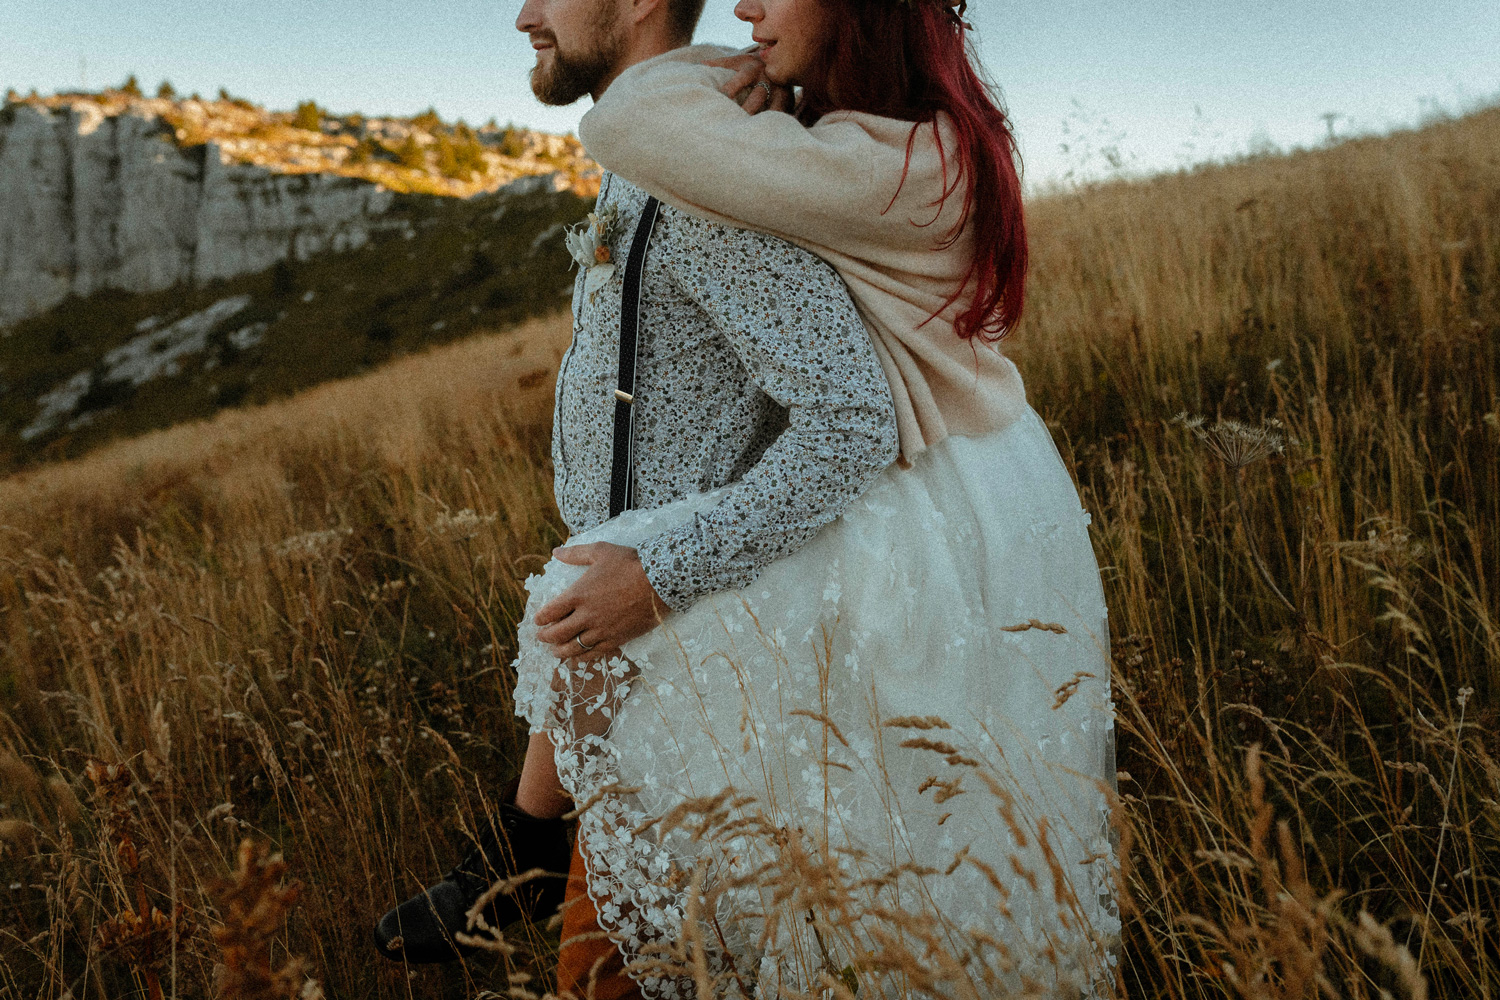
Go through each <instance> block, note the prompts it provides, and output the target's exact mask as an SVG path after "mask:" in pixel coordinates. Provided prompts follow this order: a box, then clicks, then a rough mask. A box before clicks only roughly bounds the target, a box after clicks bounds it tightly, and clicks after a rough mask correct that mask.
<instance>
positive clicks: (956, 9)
mask: <svg viewBox="0 0 1500 1000" xmlns="http://www.w3.org/2000/svg"><path fill="white" fill-rule="evenodd" d="M900 2H901V3H904V4H906V5H907V6H909V7H913V6H916V5H917V4H919V3H933V4H937V5H938V6H939V7H942V8H943V9H944V10H946V11H947V13H948V16H949V17H951V18H953V23H954V24H957V25H958V26H959V27H961V28H964V29H966V30H969V31H973V30H974V25H972V24H970V23H969V22H968V21H965V20H964V15H965V14H967V13H968V12H969V0H900Z"/></svg>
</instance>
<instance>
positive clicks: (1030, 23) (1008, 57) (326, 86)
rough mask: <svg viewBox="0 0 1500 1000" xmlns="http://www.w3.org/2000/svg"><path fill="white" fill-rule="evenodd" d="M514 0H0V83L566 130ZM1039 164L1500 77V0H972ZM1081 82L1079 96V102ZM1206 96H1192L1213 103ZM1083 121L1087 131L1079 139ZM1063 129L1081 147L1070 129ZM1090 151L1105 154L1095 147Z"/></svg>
mask: <svg viewBox="0 0 1500 1000" xmlns="http://www.w3.org/2000/svg"><path fill="white" fill-rule="evenodd" d="M708 4H709V10H708V14H707V16H706V17H705V18H704V23H703V27H702V29H701V30H700V32H699V37H700V39H702V40H723V41H727V42H731V43H735V44H740V43H747V42H748V36H749V32H748V29H747V28H746V26H744V25H742V24H740V23H739V22H738V21H736V20H735V19H734V17H733V15H732V13H731V10H732V7H733V2H732V0H708ZM518 7H519V0H444V2H434V0H416V2H412V0H250V2H244V0H241V2H239V3H229V4H218V3H211V4H204V3H202V2H201V0H133V2H131V3H123V4H122V3H118V2H104V0H0V88H3V87H5V86H14V87H16V88H17V89H19V90H22V91H23V92H24V91H26V90H29V89H31V88H32V87H36V88H38V89H39V90H41V91H42V92H44V93H50V92H52V91H55V90H58V89H66V88H74V87H77V86H79V85H80V84H81V83H82V82H83V80H84V74H85V72H86V74H87V82H88V84H89V85H90V86H91V87H98V86H100V85H102V84H106V83H111V84H113V83H118V82H120V81H121V80H123V79H124V77H125V75H126V74H127V73H130V72H135V73H136V74H138V75H139V77H140V79H141V82H142V84H143V85H145V86H147V87H150V88H154V87H155V86H156V84H157V83H158V82H159V81H160V80H162V79H163V78H167V79H170V80H171V81H172V82H173V84H175V85H176V87H177V88H178V90H179V91H181V92H182V93H188V92H190V91H193V90H198V91H201V92H203V93H204V94H205V95H207V94H213V93H215V92H217V90H218V88H219V87H220V86H226V87H228V88H229V90H230V91H231V92H232V93H234V94H236V95H242V96H245V97H248V98H251V99H253V100H256V101H259V102H263V103H266V104H268V105H270V106H272V107H280V108H290V107H291V106H292V105H293V104H294V103H295V102H296V101H298V100H300V99H303V98H307V97H313V98H316V99H317V100H318V101H319V102H320V103H322V104H324V105H326V106H329V107H332V108H333V109H335V110H338V111H362V112H365V113H367V114H378V113H412V112H415V111H419V110H421V109H424V108H426V107H427V106H428V105H434V106H436V107H437V109H438V110H439V111H440V112H442V113H443V115H444V116H446V117H450V118H452V117H458V116H462V117H465V118H467V119H469V120H470V121H471V122H475V123H479V122H483V121H485V120H487V119H489V118H490V117H491V116H494V117H496V118H498V119H499V120H500V121H502V122H504V121H508V120H514V121H516V122H518V123H522V124H529V125H534V126H536V127H539V128H546V129H550V130H553V131H568V130H571V129H572V128H574V127H575V126H576V124H577V121H578V118H579V116H580V115H582V113H583V112H584V111H585V110H586V109H587V106H588V101H587V99H585V100H584V101H583V102H580V104H578V105H577V106H575V107H573V108H565V109H553V108H543V107H541V106H540V105H538V104H537V103H536V102H535V101H534V100H533V99H532V97H531V94H530V91H529V90H528V88H527V84H526V74H527V70H528V68H529V67H530V65H531V61H532V57H531V50H530V48H529V47H528V46H527V44H526V41H525V38H524V37H523V36H521V35H519V34H518V33H517V32H516V31H515V30H514V28H513V22H514V19H515V14H516V10H517V9H518ZM970 11H971V12H970V17H971V19H972V20H973V21H974V22H975V24H976V26H977V28H978V31H979V38H980V41H981V47H982V51H983V54H984V57H985V59H986V61H987V63H988V65H989V68H990V71H991V74H992V75H993V76H994V77H995V79H996V81H997V82H998V83H999V84H1000V86H1001V88H1002V90H1003V91H1004V93H1005V96H1006V99H1007V102H1008V104H1009V107H1010V110H1011V113H1012V116H1013V118H1014V119H1015V122H1016V125H1017V130H1018V132H1019V134H1020V136H1021V141H1022V146H1023V151H1024V154H1025V157H1026V162H1027V170H1028V178H1029V179H1030V180H1031V181H1033V182H1039V181H1043V180H1046V179H1049V178H1059V177H1061V176H1063V175H1065V174H1066V172H1067V171H1068V170H1069V169H1070V168H1072V167H1076V166H1078V164H1079V160H1080V158H1081V156H1083V155H1084V154H1085V153H1086V152H1087V150H1088V149H1094V150H1099V149H1102V148H1104V147H1107V146H1111V145H1114V146H1117V147H1118V148H1119V150H1120V153H1121V155H1122V156H1123V157H1124V159H1125V161H1126V162H1127V163H1130V164H1133V165H1134V166H1136V167H1138V168H1144V169H1158V168H1164V167H1172V166H1176V165H1178V164H1179V163H1181V162H1183V161H1185V160H1191V159H1198V158H1202V157H1203V156H1205V155H1224V154H1229V153H1233V152H1236V151H1240V150H1243V149H1245V148H1246V146H1247V145H1248V144H1249V143H1250V141H1251V140H1252V137H1254V136H1260V137H1262V138H1263V139H1269V140H1270V141H1272V142H1275V143H1277V144H1279V145H1282V146H1288V145H1293V144H1303V145H1306V144H1312V143H1315V142H1316V141H1318V140H1319V138H1320V137H1321V136H1322V135H1323V134H1324V132H1325V125H1324V123H1323V122H1322V121H1321V120H1320V119H1319V116H1320V115H1321V114H1322V113H1324V112H1327V111H1337V112H1340V113H1342V114H1344V115H1346V116H1348V117H1347V118H1346V119H1344V120H1342V121H1340V122H1339V123H1338V125H1337V128H1338V129H1339V130H1340V131H1341V132H1346V131H1349V130H1358V131H1369V130H1382V129H1385V128H1388V127H1391V126H1394V125H1401V124H1408V123H1411V122H1413V121H1415V120H1416V119H1417V117H1418V115H1419V113H1420V111H1421V109H1422V107H1423V102H1425V101H1436V102H1437V103H1438V104H1440V105H1441V106H1444V107H1446V108H1449V109H1458V108H1460V107H1462V106H1465V105H1467V104H1471V103H1473V102H1475V101H1478V100H1481V99H1485V98H1493V97H1496V96H1497V95H1500V57H1497V56H1496V53H1497V52H1500V2H1497V0H1422V2H1416V0H1405V2H1393V0H1358V2H1357V0H1257V2H1256V3H1253V4H1246V3H1241V4H1236V3H1234V2H1233V0H1230V2H1225V0H1138V2H1135V3H1104V2H1100V0H1071V2H1054V3H1013V2H1006V0H972V2H971V4H970ZM1075 102H1076V103H1075ZM1200 110H1201V115H1200V113H1199V112H1200ZM1080 133H1081V134H1082V139H1083V141H1082V142H1078V141H1076V139H1077V138H1078V136H1079V134H1080ZM1070 140H1073V141H1072V147H1073V148H1072V151H1071V152H1068V153H1064V152H1063V151H1062V150H1061V148H1060V147H1061V146H1062V144H1064V143H1066V142H1069V141H1070ZM1104 162H1105V161H1104V159H1103V158H1102V157H1101V156H1100V155H1099V154H1098V153H1096V154H1095V155H1094V156H1093V158H1092V159H1091V161H1090V163H1091V165H1092V168H1093V169H1094V170H1095V171H1097V170H1099V169H1102V168H1103V167H1104Z"/></svg>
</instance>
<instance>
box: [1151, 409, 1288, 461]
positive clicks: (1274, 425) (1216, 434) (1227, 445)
mask: <svg viewBox="0 0 1500 1000" xmlns="http://www.w3.org/2000/svg"><path fill="white" fill-rule="evenodd" d="M1172 422H1173V423H1174V424H1181V425H1182V426H1183V427H1186V428H1187V429H1188V430H1190V431H1192V432H1193V434H1194V435H1195V436H1196V437H1197V438H1198V440H1200V441H1202V442H1203V443H1204V444H1206V445H1208V450H1209V451H1211V452H1213V453H1214V454H1215V455H1216V456H1218V458H1219V461H1221V462H1223V463H1224V464H1225V465H1227V466H1228V467H1229V468H1231V469H1236V470H1237V469H1244V468H1247V467H1248V466H1251V465H1254V464H1255V463H1256V462H1259V461H1260V460H1261V459H1263V458H1269V457H1270V456H1271V455H1279V454H1281V453H1282V451H1283V450H1284V449H1285V447H1286V439H1285V436H1284V435H1283V433H1282V430H1283V425H1282V423H1281V421H1280V420H1277V419H1276V418H1275V417H1267V418H1266V419H1264V420H1262V421H1261V422H1260V426H1259V427H1252V426H1250V425H1249V424H1243V423H1240V422H1239V421H1238V420H1219V421H1215V422H1214V423H1213V424H1211V425H1210V424H1208V422H1207V421H1206V420H1205V419H1204V418H1203V417H1190V416H1188V415H1187V413H1185V412H1184V413H1179V414H1177V416H1175V417H1173V418H1172Z"/></svg>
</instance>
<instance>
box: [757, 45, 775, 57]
mask: <svg viewBox="0 0 1500 1000" xmlns="http://www.w3.org/2000/svg"><path fill="white" fill-rule="evenodd" d="M775 47H776V43H775V42H761V43H760V48H758V49H756V50H755V55H756V57H757V58H759V59H760V60H761V61H765V59H766V57H767V56H769V55H770V54H771V50H772V49H774V48H775Z"/></svg>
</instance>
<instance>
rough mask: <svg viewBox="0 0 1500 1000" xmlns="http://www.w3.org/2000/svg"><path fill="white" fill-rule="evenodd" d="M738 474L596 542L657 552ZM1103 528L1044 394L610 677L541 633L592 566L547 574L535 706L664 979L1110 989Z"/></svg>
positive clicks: (523, 687) (636, 943)
mask: <svg viewBox="0 0 1500 1000" xmlns="http://www.w3.org/2000/svg"><path fill="white" fill-rule="evenodd" d="M721 492H722V491H714V492H710V493H704V494H698V495H694V496H690V497H687V498H685V499H682V500H679V501H676V502H674V503H670V504H667V505H666V506H663V507H659V508H656V509H654V510H646V511H632V512H628V513H626V514H625V515H623V516H621V517H619V518H616V519H615V520H612V521H608V522H606V523H604V524H602V525H599V526H598V527H597V528H594V529H593V530H591V531H588V532H585V533H583V534H581V535H579V536H577V537H575V538H573V539H572V542H575V543H581V542H590V541H609V542H615V543H618V544H624V545H633V544H635V543H636V542H638V541H640V540H642V539H645V538H648V537H651V536H655V535H658V534H660V533H661V532H663V531H665V530H668V529H670V528H671V527H673V526H675V525H678V524H681V523H683V522H684V521H686V520H688V519H690V518H692V517H693V516H694V514H695V513H699V512H703V511H706V510H709V509H712V508H713V507H714V505H715V504H716V503H717V500H718V498H719V496H720V495H721ZM1088 522H1089V517H1088V515H1087V514H1086V513H1085V512H1084V511H1083V510H1082V509H1081V506H1080V504H1079V500H1078V495H1077V492H1076V490H1075V488H1074V486H1073V483H1072V481H1071V479H1070V478H1069V476H1068V473H1067V471H1066V469H1065V468H1064V466H1063V463H1062V461H1061V459H1060V457H1059V455H1058V453H1057V450H1056V448H1055V446H1054V445H1053V442H1052V439H1051V436H1050V435H1049V433H1048V431H1047V429H1046V427H1045V426H1044V425H1043V423H1042V422H1041V420H1040V419H1039V418H1038V417H1037V416H1036V414H1035V413H1031V412H1028V414H1027V416H1026V417H1025V418H1024V419H1023V420H1021V421H1019V422H1018V423H1016V424H1014V425H1012V426H1010V427H1008V428H1007V429H1005V430H1003V431H999V432H995V433H992V434H989V435H987V436H984V437H950V438H948V439H946V440H944V441H942V442H940V443H939V444H938V445H936V446H935V447H933V448H931V449H930V450H929V451H927V452H925V453H924V454H922V455H921V456H920V457H919V458H918V460H917V461H916V463H915V464H914V465H913V466H912V467H911V468H901V467H899V466H896V467H892V468H890V469H888V470H887V471H886V472H884V473H882V474H881V475H880V477H879V478H878V479H877V480H876V482H875V485H874V486H873V487H871V488H870V489H869V490H868V491H867V492H866V493H865V494H864V495H863V496H862V497H861V499H859V500H857V501H856V502H855V503H854V504H853V505H852V506H851V507H850V508H849V509H848V510H847V511H846V512H845V513H844V514H843V516H842V517H840V518H839V519H838V520H837V521H835V522H833V523H832V524H830V525H828V526H827V527H825V528H823V529H822V530H821V531H820V532H819V533H818V534H817V535H816V536H815V537H814V538H813V539H812V541H811V542H809V543H808V544H807V545H806V546H805V547H803V548H801V549H799V550H798V551H796V552H795V553H794V554H792V555H790V556H787V557H784V558H781V559H780V560H778V561H776V562H774V563H772V564H771V565H770V566H768V567H766V568H765V569H764V570H763V572H762V573H761V574H760V576H759V578H758V579H756V580H755V582H754V583H753V584H751V585H750V586H748V587H746V588H744V589H742V590H735V591H728V592H722V593H719V594H716V595H714V596H712V597H709V598H705V599H703V600H701V601H699V602H698V603H697V604H695V605H694V606H692V607H691V608H690V609H689V610H687V611H685V612H679V613H674V614H672V615H671V616H670V617H669V618H668V620H667V621H666V623H665V625H664V626H663V627H662V628H660V629H658V630H657V631H655V632H652V633H651V634H649V635H647V636H645V637H643V638H641V639H638V640H635V641H634V642H632V643H630V644H628V645H627V646H626V647H625V650H624V653H625V656H624V658H617V659H616V660H614V661H613V662H611V663H609V664H605V665H603V666H602V667H600V668H597V669H586V668H577V667H573V668H570V667H568V666H566V665H563V664H560V663H559V662H558V661H557V660H556V659H555V658H553V657H552V656H551V655H550V653H549V652H548V650H547V649H546V648H545V647H542V646H539V645H538V644H537V643H536V638H535V637H536V629H535V627H534V626H532V625H531V624H530V622H531V619H532V617H533V616H534V615H535V613H536V611H537V609H538V608H539V607H540V606H541V605H542V604H543V603H545V602H546V601H548V600H550V599H551V598H552V597H554V596H556V595H557V594H559V593H560V592H561V591H562V590H563V589H565V588H566V587H567V586H568V585H569V584H571V583H572V582H573V581H574V580H576V579H577V577H578V575H579V574H580V573H581V572H582V570H581V569H580V568H577V567H571V566H567V565H564V564H562V563H559V562H555V561H554V562H551V563H549V564H548V565H547V567H546V568H545V570H544V572H543V573H542V574H541V575H539V576H534V577H532V578H531V579H530V580H529V581H528V587H529V589H530V592H531V597H530V603H529V604H528V607H527V610H526V618H525V620H524V621H523V623H522V625H521V628H520V655H519V657H518V659H517V661H516V667H517V671H518V687H517V704H518V706H519V710H520V711H521V712H522V714H524V716H525V717H526V719H527V720H528V721H529V722H530V724H531V727H532V731H533V732H546V733H548V734H549V735H550V736H551V737H552V738H553V740H554V741H555V742H556V744H557V746H558V753H557V761H558V765H559V771H560V774H561V777H562V781H563V785H564V787H565V788H566V789H567V790H568V791H569V792H570V793H571V794H572V795H573V796H574V798H575V800H576V801H577V802H578V803H579V804H580V805H583V806H585V807H586V808H585V810H584V812H583V815H582V817H581V819H580V826H579V838H580V844H581V847H582V854H583V857H584V859H585V861H586V863H587V867H588V873H589V877H588V886H589V893H590V895H591V896H592V897H593V899H594V901H595V902H596V904H597V906H598V909H599V914H600V922H601V925H602V926H603V927H604V928H605V929H606V930H608V931H609V932H610V933H611V935H612V937H614V938H615V940H616V941H617V942H618V944H619V946H620V948H621V951H622V952H623V954H624V956H625V958H626V959H627V960H628V961H631V962H634V963H636V965H635V970H636V975H637V978H638V979H639V981H640V983H641V986H642V989H643V991H644V992H645V994H646V995H647V996H648V997H687V996H699V995H706V994H713V995H720V996H737V995H743V996H747V997H750V996H763V997H767V998H769V997H775V996H778V995H786V996H791V995H807V994H808V993H811V995H824V996H834V995H835V992H833V991H832V990H833V986H832V984H834V983H842V984H843V986H844V987H845V988H847V987H852V986H853V985H855V984H856V982H857V983H858V985H859V987H860V991H859V995H860V996H861V997H871V996H891V997H895V996H929V995H938V996H947V995H954V996H961V995H970V996H973V995H979V996H997V995H1009V994H1010V993H1012V992H1019V991H1022V990H1024V989H1027V988H1030V989H1032V990H1033V991H1034V993H1035V995H1041V996H1055V997H1072V996H1093V995H1105V994H1106V993H1107V992H1108V983H1109V981H1110V979H1111V978H1112V968H1113V963H1114V962H1115V953H1114V947H1115V942H1116V940H1117V936H1118V931H1119V926H1120V925H1119V919H1118V915H1117V910H1116V908H1115V906H1114V902H1113V895H1112V878H1113V874H1114V849H1113V846H1112V842H1111V835H1110V829H1109V825H1108V822H1107V817H1108V802H1109V798H1110V796H1111V795H1112V794H1113V789H1114V752H1113V714H1112V705H1111V700H1110V688H1109V657H1108V649H1109V642H1108V636H1107V626H1106V619H1105V606H1104V600H1103V594H1102V590H1101V587H1100V581H1099V573H1098V568H1097V565H1096V562H1095V559H1094V555H1093V551H1092V549H1091V547H1090V544H1089V539H1088V530H1087V525H1088ZM965 984H967V985H965ZM839 995H845V994H839ZM1027 995H1032V994H1027Z"/></svg>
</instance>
